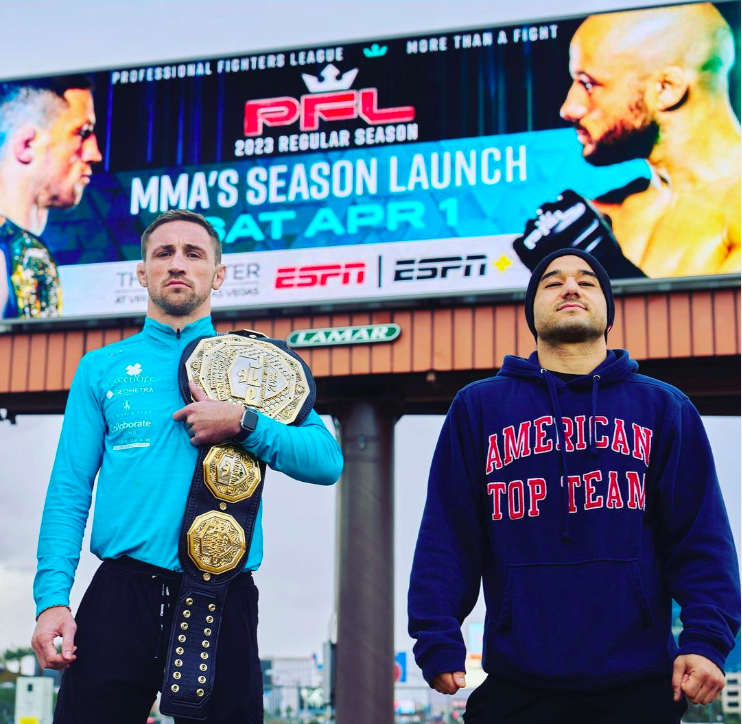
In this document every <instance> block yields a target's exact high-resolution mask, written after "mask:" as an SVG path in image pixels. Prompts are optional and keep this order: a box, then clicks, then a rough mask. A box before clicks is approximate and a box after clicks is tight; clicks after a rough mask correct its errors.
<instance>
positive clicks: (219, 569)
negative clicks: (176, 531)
mask: <svg viewBox="0 0 742 724" xmlns="http://www.w3.org/2000/svg"><path fill="white" fill-rule="evenodd" d="M189 382H193V383H195V384H196V385H198V387H200V388H201V389H202V390H203V391H204V392H205V393H206V394H207V395H208V396H209V398H210V399H212V400H219V401H224V402H231V403H234V404H236V405H241V406H244V407H250V408H252V409H254V410H257V411H259V412H261V413H263V414H264V415H267V416H268V417H271V418H272V419H274V420H277V421H279V422H283V423H285V424H297V425H298V424H300V423H301V422H303V421H304V419H305V418H306V417H307V415H308V414H309V413H310V411H311V410H312V408H313V407H314V400H315V396H316V391H315V386H314V380H313V379H312V374H311V372H310V371H309V368H308V367H307V365H306V364H305V363H304V361H303V360H302V359H301V358H300V357H299V356H298V355H297V354H296V353H295V352H294V351H292V350H291V349H289V348H288V347H287V346H286V343H285V342H283V341H281V340H276V339H268V338H266V337H265V336H264V335H261V334H258V333H257V332H251V331H245V332H231V333H230V334H225V335H219V336H217V337H202V338H200V339H197V340H194V341H193V342H191V343H190V344H189V345H188V346H187V347H186V348H185V350H184V352H183V356H182V358H181V361H180V372H179V383H180V391H181V394H182V396H183V399H184V400H185V402H186V404H188V403H190V402H191V393H190V390H189V388H188V383H189ZM265 467H266V466H265V463H264V462H262V461H261V460H258V459H257V458H256V457H254V456H253V455H251V454H250V453H248V452H247V451H246V450H245V449H244V448H243V447H242V445H241V444H240V443H239V442H235V441H229V440H225V441H224V442H221V443H219V444H217V445H202V446H201V447H200V448H199V453H198V461H197V463H196V470H195V472H194V474H193V481H192V482H191V489H190V492H189V494H188V501H187V503H186V510H185V515H184V518H183V527H182V529H181V532H180V542H179V546H178V556H179V558H180V564H181V566H182V567H183V583H182V585H181V589H180V595H179V600H178V603H177V607H176V610H175V614H174V616H173V627H172V631H171V634H170V644H169V648H168V655H167V664H166V667H165V680H164V683H163V685H162V699H161V703H160V711H161V712H162V713H163V714H168V715H170V716H180V717H187V718H190V719H205V718H206V716H207V710H208V704H209V700H210V696H211V693H212V691H213V688H214V676H215V666H216V645H217V640H218V637H219V624H220V622H221V617H222V612H223V610H224V604H225V601H226V598H227V591H228V588H229V582H230V581H231V580H232V579H234V578H235V577H236V576H238V575H240V574H241V573H242V572H243V571H244V568H245V560H246V558H247V553H248V551H249V550H250V542H251V541H252V535H253V530H254V527H255V519H256V518H257V514H258V508H259V506H260V497H261V495H262V492H263V481H264V479H265Z"/></svg>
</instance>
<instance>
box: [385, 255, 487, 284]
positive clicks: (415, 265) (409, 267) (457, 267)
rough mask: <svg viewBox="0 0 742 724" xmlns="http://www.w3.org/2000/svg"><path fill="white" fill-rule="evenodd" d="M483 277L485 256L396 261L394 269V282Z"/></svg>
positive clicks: (485, 268)
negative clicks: (452, 277)
mask: <svg viewBox="0 0 742 724" xmlns="http://www.w3.org/2000/svg"><path fill="white" fill-rule="evenodd" d="M454 273H455V274H456V276H461V277H471V276H478V277H483V276H484V275H485V274H486V273H487V255H486V254H468V255H467V256H436V257H425V258H422V259H398V260H397V263H396V265H395V268H394V281H395V282H416V281H427V280H429V279H447V278H448V276H449V274H450V275H451V276H453V275H454Z"/></svg>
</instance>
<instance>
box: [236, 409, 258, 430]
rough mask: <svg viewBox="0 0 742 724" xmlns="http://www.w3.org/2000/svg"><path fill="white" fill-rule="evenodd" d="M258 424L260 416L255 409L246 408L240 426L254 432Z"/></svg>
mask: <svg viewBox="0 0 742 724" xmlns="http://www.w3.org/2000/svg"><path fill="white" fill-rule="evenodd" d="M257 424H258V416H257V414H256V413H255V411H254V410H245V412H244V414H243V415H242V422H240V426H241V427H242V429H243V430H247V431H248V432H252V431H253V430H254V429H255V426H256V425H257Z"/></svg>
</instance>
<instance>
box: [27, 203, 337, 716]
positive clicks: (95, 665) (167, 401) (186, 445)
mask: <svg viewBox="0 0 742 724" xmlns="http://www.w3.org/2000/svg"><path fill="white" fill-rule="evenodd" d="M142 259H143V261H141V262H140V263H139V264H138V267H137V275H138V278H139V281H140V283H141V284H142V286H144V287H146V289H147V291H148V294H149V302H148V307H147V318H146V320H145V323H144V329H143V330H142V332H140V333H139V334H136V335H134V336H133V337H129V338H128V339H125V340H123V341H121V342H116V343H114V344H112V345H108V346H106V347H103V348H102V349H98V350H95V351H93V352H89V353H88V354H86V355H85V356H84V357H83V359H82V360H81V362H80V365H79V367H78V369H77V374H76V375H75V379H74V381H73V383H72V387H71V389H70V395H69V399H68V402H67V408H66V411H65V418H64V425H63V427H62V434H61V437H60V441H59V448H58V450H57V456H56V460H55V463H54V468H53V470H52V476H51V481H50V483H49V489H48V492H47V497H46V504H45V506H44V514H43V518H42V522H41V531H40V534H39V546H38V570H37V574H36V579H35V581H34V598H35V601H36V614H37V625H36V630H35V632H34V635H33V639H32V645H33V648H34V651H35V652H36V655H37V657H38V659H39V662H40V663H41V665H42V666H43V667H44V668H51V669H66V670H67V671H65V675H64V677H63V682H62V688H61V692H60V697H59V702H58V705H57V710H56V713H55V722H58V723H66V722H88V721H90V722H93V721H96V722H99V721H106V722H119V721H120V722H121V723H122V724H124V723H125V724H136V722H139V721H141V722H144V721H145V720H146V715H147V713H148V712H149V708H150V706H151V704H152V702H153V700H154V698H155V694H156V692H157V690H158V688H159V687H160V685H161V683H162V671H163V663H164V662H163V658H164V652H165V650H166V648H167V634H168V625H167V624H168V623H169V621H168V620H167V619H168V609H169V607H170V606H171V597H172V596H173V592H175V593H177V591H176V590H175V589H177V588H178V586H179V583H180V579H179V576H180V571H181V570H182V569H181V567H180V563H179V559H178V539H179V534H180V529H181V524H182V520H183V513H184V509H185V503H186V498H187V496H188V491H189V488H190V485H191V479H192V477H193V473H194V468H195V465H196V459H197V457H198V446H200V445H207V444H213V443H216V442H220V441H222V440H225V439H227V438H237V439H239V440H241V443H242V445H243V446H244V447H245V449H246V450H247V451H248V452H250V453H252V454H253V455H255V456H256V457H257V458H259V459H261V460H263V461H265V462H266V463H267V464H268V465H269V466H270V467H272V468H273V469H274V470H279V471H281V472H283V473H285V474H287V475H289V476H291V477H294V478H296V479H298V480H302V481H304V482H308V483H314V484H318V485H331V484H333V483H334V482H335V481H336V480H337V478H338V477H339V476H340V472H341V470H342V464H343V462H342V454H341V452H340V448H339V446H338V444H337V442H336V441H335V440H334V438H333V437H332V435H330V433H329V432H328V431H327V429H326V428H325V426H324V424H323V423H322V421H321V420H320V418H319V416H318V415H317V413H316V412H314V411H311V413H310V414H309V416H308V417H307V418H306V419H305V420H304V422H302V423H301V424H300V425H298V426H288V425H284V424H282V423H280V422H277V421H274V420H272V419H270V418H269V417H267V416H265V415H262V414H260V413H258V419H257V424H256V426H255V429H254V430H253V431H251V432H250V433H249V434H247V435H246V434H245V432H244V431H243V429H242V427H241V420H242V414H243V412H244V410H243V408H241V407H240V406H239V405H233V404H230V403H227V402H216V401H212V400H209V399H207V398H206V396H205V395H204V394H203V393H201V394H198V393H200V390H198V389H197V388H196V389H195V390H194V392H195V399H196V401H195V402H193V403H191V404H190V405H187V406H185V407H184V406H183V401H182V398H181V395H180V391H179V386H178V367H179V361H180V358H181V354H182V352H183V350H184V348H185V347H186V345H187V344H188V343H189V342H190V341H192V340H194V339H196V338H198V337H203V336H210V335H215V334H216V331H215V330H214V327H213V325H212V322H211V318H210V312H211V292H212V290H217V289H219V287H220V286H221V285H222V283H223V282H224V277H225V266H224V264H222V263H221V244H220V242H219V239H218V237H217V235H216V233H215V232H214V230H213V228H212V227H211V225H210V224H209V223H208V222H207V221H206V220H205V219H204V218H203V217H202V216H200V215H198V214H194V213H191V212H188V211H168V212H166V213H165V214H162V215H161V216H160V217H158V218H157V219H156V220H155V221H154V222H153V223H152V224H151V225H150V226H149V227H148V228H147V230H145V232H144V234H143V235H142ZM96 475H98V487H97V492H96V504H95V514H94V520H93V531H92V540H91V550H92V552H93V553H94V554H95V555H97V556H98V557H99V558H101V559H102V560H103V561H104V563H103V564H102V566H101V568H100V569H99V570H98V572H97V573H96V576H95V578H94V580H93V582H92V583H91V586H90V588H89V589H88V591H87V592H86V594H85V597H84V599H83V601H82V603H81V606H80V610H79V611H78V613H77V616H76V617H73V616H72V613H71V610H70V608H69V592H70V589H71V587H72V584H73V581H74V576H75V570H76V568H77V564H78V561H79V557H80V548H81V544H82V537H83V531H84V529H85V524H86V521H87V517H88V512H89V509H90V503H91V499H92V494H93V484H94V481H95V477H96ZM261 513H262V503H261V509H260V510H259V512H258V516H257V519H256V522H255V529H254V534H253V537H252V543H251V545H250V548H249V551H248V555H247V559H246V565H245V569H246V573H245V574H242V575H240V576H238V578H237V579H235V581H234V582H233V584H232V585H231V588H230V596H229V597H228V604H227V608H226V609H225V612H224V618H223V620H222V626H221V635H220V636H219V641H218V643H219V658H218V659H217V664H218V666H217V671H218V676H217V680H216V684H215V687H216V688H215V690H214V694H215V696H214V698H213V702H212V705H211V708H210V714H209V719H208V721H209V722H217V721H218V722H221V721H249V722H253V721H256V722H257V721H261V722H262V694H261V677H260V663H259V659H258V654H257V645H256V641H255V628H256V626H257V590H256V589H255V588H254V584H253V583H252V576H251V573H250V572H251V571H255V570H257V569H258V567H259V566H260V562H261V560H262V555H263V535H262V526H261ZM171 589H172V590H171ZM240 589H242V591H241V590H240ZM172 601H173V602H175V601H177V597H175V598H172ZM230 602H231V603H230ZM230 606H231V613H230ZM230 621H232V622H233V623H232V624H230ZM245 622H248V625H246V624H245ZM230 627H231V628H232V630H230ZM243 629H244V630H243ZM58 636H61V637H62V650H61V653H57V652H56V650H55V648H54V645H53V641H54V639H55V637H58ZM76 644H77V646H76ZM78 647H79V648H78ZM222 659H226V660H227V661H226V662H225V663H224V665H222V664H221V663H219V662H220V661H221V660H222ZM220 684H221V686H220ZM256 699H257V701H256Z"/></svg>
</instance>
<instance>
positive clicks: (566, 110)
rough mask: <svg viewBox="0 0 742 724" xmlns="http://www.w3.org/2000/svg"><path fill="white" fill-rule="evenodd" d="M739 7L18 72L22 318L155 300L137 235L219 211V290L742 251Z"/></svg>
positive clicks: (678, 269)
mask: <svg viewBox="0 0 742 724" xmlns="http://www.w3.org/2000/svg"><path fill="white" fill-rule="evenodd" d="M739 36H740V8H739V4H738V3H735V2H720V3H716V4H713V5H712V4H686V5H677V6H665V7H663V8H656V9H649V10H639V11H628V12H617V13H603V14H599V15H591V16H587V17H576V18H575V17H573V18H568V19H554V20H551V21H540V22H538V23H525V24H524V23H521V24H517V25H503V26H493V27H485V28H478V29H471V30H466V31H463V30H455V31H450V32H444V31H441V32H436V33H434V34H427V35H424V36H409V37H396V38H382V39H374V40H368V41H366V42H354V43H347V44H335V45H331V46H324V47H308V48H301V49H286V50H276V51H266V52H260V53H253V54H246V55H243V56H230V57H220V58H201V59H193V60H187V61H182V62H171V63H158V64H153V65H150V66H142V67H133V68H117V69H112V70H103V71H96V72H91V73H88V74H85V75H79V76H58V77H53V78H34V79H30V80H23V79H21V80H15V81H8V82H4V83H2V84H0V223H1V225H0V250H2V252H3V253H2V254H0V267H2V268H0V309H2V310H3V311H2V314H3V316H4V317H5V318H8V319H12V318H24V319H25V318H48V317H54V316H60V315H61V316H67V317H77V316H91V315H95V316H99V315H106V314H111V315H117V314H123V313H131V312H143V311H144V309H145V306H146V292H145V290H144V289H143V288H142V287H140V286H139V283H138V281H137V279H136V265H137V261H138V260H139V259H140V236H141V232H142V231H143V230H144V228H145V227H146V226H147V225H148V224H149V223H150V222H151V221H152V220H153V219H154V218H155V217H156V216H157V215H158V214H159V213H161V212H163V211H165V210H167V209H171V208H187V209H190V210H192V211H197V212H199V213H201V214H203V215H204V216H206V217H207V218H208V219H209V220H210V221H211V223H212V224H213V225H214V227H215V229H216V230H217V232H218V234H219V235H220V237H221V239H222V243H223V250H224V252H225V256H224V261H225V263H226V265H227V280H226V283H225V284H224V286H223V287H222V288H221V289H220V290H219V291H218V292H216V293H215V295H214V306H215V308H226V307H232V308H249V307H255V306H259V307H261V308H266V307H272V306H273V307H286V306H288V305H293V304H304V305H311V304H315V303H322V304H326V303H332V302H336V301H352V300H359V301H360V300H374V301H375V302H379V301H384V300H389V299H398V298H404V297H418V296H426V295H436V294H438V295H445V296H452V295H459V294H466V295H469V294H477V293H483V292H488V293H491V292H493V291H496V290H505V289H513V288H521V287H523V286H525V284H526V281H527V279H528V276H529V274H530V270H531V269H532V268H533V267H534V266H535V265H536V264H537V263H538V261H539V259H541V258H543V256H544V255H546V254H547V253H549V251H551V250H552V249H554V248H561V247H563V246H570V245H574V246H579V247H580V248H584V249H587V250H589V251H592V252H593V253H594V254H596V256H598V257H599V258H600V259H601V260H602V261H603V263H604V265H605V266H606V268H607V269H608V271H609V273H611V275H612V276H613V277H614V278H644V277H647V278H679V277H683V276H699V275H701V276H705V275H717V274H725V273H738V272H739V270H740V251H739V248H740V247H739V244H740V238H739V237H740V211H739V191H740V177H739V159H740V134H739V123H738V118H739V115H740V92H739V91H740V83H739V55H740V51H739Z"/></svg>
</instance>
